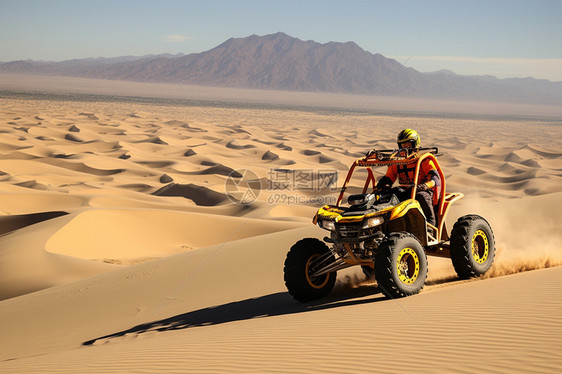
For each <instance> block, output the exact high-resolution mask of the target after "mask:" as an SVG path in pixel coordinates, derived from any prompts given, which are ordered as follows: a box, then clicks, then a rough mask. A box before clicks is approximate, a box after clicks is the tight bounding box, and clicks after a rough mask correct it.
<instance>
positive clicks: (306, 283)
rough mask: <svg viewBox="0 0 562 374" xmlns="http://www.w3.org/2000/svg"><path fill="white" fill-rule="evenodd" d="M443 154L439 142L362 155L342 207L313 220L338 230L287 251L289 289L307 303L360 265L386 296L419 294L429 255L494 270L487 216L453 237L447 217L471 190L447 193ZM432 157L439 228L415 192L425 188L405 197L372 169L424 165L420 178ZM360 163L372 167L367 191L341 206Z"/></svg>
mask: <svg viewBox="0 0 562 374" xmlns="http://www.w3.org/2000/svg"><path fill="white" fill-rule="evenodd" d="M437 153H438V149H437V148H421V149H418V150H416V151H414V152H410V151H408V150H405V149H400V150H381V151H373V152H371V153H370V154H369V155H368V156H365V157H364V158H361V159H358V160H356V161H355V162H354V163H353V164H352V165H351V167H350V169H349V172H348V174H347V178H346V180H345V183H344V184H343V186H342V189H341V192H340V194H339V197H338V200H337V202H336V205H325V206H323V207H322V208H320V209H319V210H318V212H317V213H316V215H315V216H314V218H313V223H314V224H317V225H319V226H320V227H321V228H323V229H326V230H328V231H329V232H330V236H326V237H324V241H320V240H318V239H316V238H305V239H302V240H299V241H298V242H297V243H295V244H294V245H293V246H292V247H291V249H290V251H289V253H288V254H287V258H286V260H285V267H284V278H285V285H286V286H287V289H288V291H289V293H290V294H291V295H292V296H293V297H294V298H295V299H296V300H298V301H300V302H308V301H312V300H316V299H319V298H322V297H324V296H326V295H328V294H329V293H330V292H331V291H332V289H333V287H334V284H335V282H336V273H337V272H338V270H342V269H345V268H348V267H351V266H357V265H358V266H361V267H362V269H363V272H364V273H365V274H366V275H367V276H369V277H371V278H372V277H374V278H375V280H376V282H377V284H378V287H379V289H380V290H381V291H382V293H383V294H384V295H385V296H386V297H388V298H397V297H404V296H410V295H414V294H417V293H419V292H420V290H421V289H422V288H423V286H424V284H425V280H426V278H427V271H428V270H427V255H431V256H438V257H449V258H451V260H452V262H453V266H454V268H455V271H456V272H457V274H458V276H459V277H460V278H461V279H467V278H471V277H477V276H480V275H482V274H484V273H486V271H488V269H489V268H490V267H491V266H492V262H493V261H494V256H495V242H494V234H493V232H492V229H491V227H490V225H489V224H488V222H487V221H486V220H485V219H484V218H482V217H480V216H477V215H466V216H463V217H460V218H459V219H458V220H457V222H456V223H455V224H454V226H453V230H452V231H451V235H450V236H449V235H448V233H447V228H446V226H445V217H446V216H447V212H448V210H449V208H450V206H451V204H452V203H453V202H455V201H457V200H459V199H460V198H462V197H463V196H464V195H463V194H462V193H447V192H446V186H445V177H444V175H443V171H442V169H441V167H440V166H439V163H438V162H437V158H436V155H437ZM425 159H430V160H432V161H433V163H434V164H435V166H436V168H437V171H438V173H439V176H440V178H441V188H440V189H439V192H438V193H439V196H438V203H437V205H435V206H434V211H435V216H436V225H435V226H434V225H431V224H430V223H428V222H427V221H426V218H425V216H424V213H423V210H422V208H421V206H420V204H419V202H418V201H416V200H415V198H414V197H415V195H416V189H417V186H415V185H413V186H410V187H411V189H412V191H411V198H410V199H407V200H405V201H402V202H400V201H399V200H398V199H397V198H396V196H395V195H394V194H391V193H388V192H386V193H384V192H382V191H378V190H377V188H376V183H375V174H374V173H373V170H372V167H374V166H381V167H382V166H385V167H386V166H389V165H393V164H396V165H400V164H410V163H416V168H415V175H414V179H413V180H414V181H417V180H418V175H419V172H420V165H421V163H422V161H423V160H425ZM356 167H363V168H366V171H367V173H366V174H367V177H366V180H365V184H364V186H363V190H362V193H360V194H353V195H350V196H349V197H348V203H349V206H346V207H344V206H341V205H340V204H341V202H342V200H343V197H344V193H345V192H346V190H347V187H348V184H349V182H350V180H351V177H352V174H353V172H354V170H355V169H356ZM370 186H372V188H371V191H370V192H369V193H367V191H368V190H369V187H370Z"/></svg>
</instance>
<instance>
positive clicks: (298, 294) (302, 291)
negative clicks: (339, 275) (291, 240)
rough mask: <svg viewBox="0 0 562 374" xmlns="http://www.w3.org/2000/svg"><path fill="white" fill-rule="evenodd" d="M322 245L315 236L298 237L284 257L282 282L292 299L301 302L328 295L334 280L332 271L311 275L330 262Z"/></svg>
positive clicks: (331, 256)
mask: <svg viewBox="0 0 562 374" xmlns="http://www.w3.org/2000/svg"><path fill="white" fill-rule="evenodd" d="M334 261H335V259H334V256H333V255H332V252H331V251H330V249H329V248H328V246H327V245H326V244H324V243H323V242H321V241H320V240H318V239H314V238H306V239H302V240H299V241H298V242H296V243H295V244H294V245H293V246H292V247H291V250H290V251H289V253H287V258H286V259H285V268H284V269H283V271H284V273H285V285H286V286H287V290H288V291H289V293H290V294H291V296H293V297H294V298H295V299H296V300H298V301H300V302H302V303H305V302H308V301H312V300H317V299H320V298H322V297H324V296H326V295H328V294H329V293H330V292H331V291H332V289H333V288H334V284H335V283H336V272H330V273H327V274H322V275H318V276H315V275H314V273H315V272H316V271H317V270H318V269H320V268H321V267H323V266H326V265H328V264H330V263H332V262H334Z"/></svg>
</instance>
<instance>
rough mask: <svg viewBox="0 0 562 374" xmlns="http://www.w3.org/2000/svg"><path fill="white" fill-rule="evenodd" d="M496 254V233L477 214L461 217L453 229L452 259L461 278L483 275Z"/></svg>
mask: <svg viewBox="0 0 562 374" xmlns="http://www.w3.org/2000/svg"><path fill="white" fill-rule="evenodd" d="M495 255H496V251H495V242H494V233H493V232H492V228H491V227H490V224H489V223H488V221H486V220H485V219H484V218H482V217H480V216H477V215H467V216H463V217H461V218H459V219H458V220H457V222H456V223H455V225H454V226H453V230H452V231H451V261H452V262H453V266H454V267H455V271H456V272H457V274H458V276H459V277H460V278H461V279H468V278H473V277H478V276H480V275H483V274H484V273H486V272H487V271H488V269H490V267H491V266H492V263H493V262H494V257H495Z"/></svg>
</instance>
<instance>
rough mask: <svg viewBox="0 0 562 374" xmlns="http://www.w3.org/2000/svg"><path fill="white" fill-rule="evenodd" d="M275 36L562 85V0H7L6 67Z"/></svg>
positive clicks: (2, 23) (1, 28)
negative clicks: (344, 44)
mask: <svg viewBox="0 0 562 374" xmlns="http://www.w3.org/2000/svg"><path fill="white" fill-rule="evenodd" d="M278 31H282V32H284V33H286V34H289V35H291V36H293V37H297V38H299V39H302V40H314V41H317V42H321V43H325V42H328V41H338V42H346V41H354V42H356V43H357V44H359V46H361V47H362V48H363V49H365V50H367V51H369V52H372V53H381V54H383V55H385V56H387V57H392V58H395V59H396V60H398V61H399V62H401V63H403V64H405V65H406V66H408V67H413V68H414V69H417V70H420V71H434V70H439V69H450V70H453V71H455V72H456V73H459V74H491V75H495V76H498V77H501V78H504V77H527V76H532V77H535V78H545V79H550V80H555V81H562V0H528V1H521V0H484V1H480V0H448V1H446V0H410V1H406V0H405V1H398V0H396V1H393V0H386V1H376V0H371V1H353V0H348V1H332V0H324V1H306V0H300V1H292V0H285V1H279V0H277V1H269V0H265V1H240V0H233V1H214V0H197V1H179V0H177V1H173V0H162V1H144V0H135V1H129V0H124V1H119V0H113V1H105V0H89V1H82V0H75V1H68V0H59V1H57V0H51V1H26V0H20V1H16V0H11V1H10V0H0V61H12V60H20V59H36V60H53V61H59V60H66V59H72V58H86V57H115V56H124V55H146V54H159V53H179V52H182V53H186V54H188V53H197V52H203V51H206V50H209V49H211V48H213V47H215V46H217V45H218V44H220V43H222V42H224V41H225V40H227V39H228V38H230V37H244V36H249V35H251V34H257V35H266V34H272V33H275V32H278Z"/></svg>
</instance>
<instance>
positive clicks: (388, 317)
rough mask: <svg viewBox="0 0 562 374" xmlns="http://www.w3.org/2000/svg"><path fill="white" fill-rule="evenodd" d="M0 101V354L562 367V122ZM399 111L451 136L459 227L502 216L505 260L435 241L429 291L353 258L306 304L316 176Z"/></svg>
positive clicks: (29, 361) (398, 124) (429, 139)
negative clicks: (297, 281) (477, 259)
mask: <svg viewBox="0 0 562 374" xmlns="http://www.w3.org/2000/svg"><path fill="white" fill-rule="evenodd" d="M0 106H1V108H2V110H1V111H0V226H2V227H1V228H0V300H2V301H0V332H1V334H2V335H1V336H2V338H1V339H0V372H9V373H17V372H34V373H41V372H56V373H64V372H95V373H102V372H112V373H115V372H177V371H188V372H197V373H201V372H355V371H369V372H371V371H376V372H390V371H394V370H395V369H396V366H397V363H399V367H400V368H402V369H403V370H408V371H416V372H503V373H511V372H552V373H554V372H559V371H560V369H561V368H562V361H561V360H560V354H559V352H560V351H561V350H562V346H561V343H560V342H561V341H562V330H561V327H560V326H562V320H561V315H560V310H561V308H562V305H561V300H562V287H561V286H560V285H561V283H560V281H559V280H560V277H561V275H562V273H561V270H560V269H562V268H561V267H557V266H559V265H562V250H561V249H560V241H561V239H562V235H561V233H560V229H559V228H560V227H561V226H562V213H561V211H560V209H558V207H559V206H560V204H561V202H562V187H561V186H562V184H561V183H560V182H561V178H562V166H561V164H560V160H561V158H562V153H560V151H559V149H561V146H562V132H561V127H560V122H559V120H557V119H544V120H536V119H535V120H532V121H531V120H528V121H526V120H509V119H505V120H502V119H499V118H498V117H494V119H493V120H491V119H490V120H475V119H468V118H466V116H462V117H458V118H457V117H455V116H453V115H451V114H448V115H445V116H441V117H440V116H434V117H432V116H428V115H427V114H424V115H423V116H419V117H416V116H415V115H413V114H412V113H409V114H408V116H400V115H398V114H394V115H392V116H391V115H381V114H378V115H375V114H368V113H360V114H354V113H353V112H350V111H338V110H332V111H322V112H319V111H317V110H306V109H302V108H301V109H300V110H296V109H291V110H289V109H287V110H282V109H279V108H273V107H268V106H262V107H259V106H254V107H252V108H248V107H245V108H244V107H239V108H237V107H233V106H232V105H230V106H227V107H224V108H223V107H220V106H219V105H216V103H215V104H213V105H209V106H206V107H199V106H174V105H172V104H170V105H163V104H162V103H159V105H154V104H151V103H130V102H128V103H123V102H119V101H118V100H114V101H108V102H92V101H57V100H43V101H39V100H23V99H10V98H4V99H1V100H0ZM486 110H489V108H487V109H486ZM557 121H558V122H557ZM406 127H410V128H416V129H417V130H418V131H419V132H420V133H421V135H422V142H423V144H424V145H427V146H433V145H436V146H438V147H439V149H440V153H441V155H440V156H439V158H438V159H439V162H440V163H441V165H442V167H443V169H444V171H445V174H446V177H447V189H448V190H449V191H459V192H463V193H464V194H465V198H464V199H462V200H460V201H459V202H458V203H456V204H455V205H454V206H453V210H452V211H451V213H450V214H449V216H448V220H447V225H448V227H449V228H451V227H452V225H453V224H454V222H455V220H456V219H457V218H458V217H459V216H461V215H463V214H468V213H477V214H481V215H482V216H484V217H486V218H487V219H488V220H489V222H490V223H491V225H492V227H493V229H494V232H495V235H496V244H497V249H498V253H497V257H496V262H495V264H494V266H493V267H492V269H491V270H490V272H489V273H488V274H487V275H486V276H485V277H484V278H485V279H478V280H472V281H459V280H458V278H457V277H456V275H455V272H454V270H453V268H452V265H451V263H450V260H448V259H442V258H430V260H429V268H430V271H429V277H428V283H427V286H426V287H425V288H424V290H423V292H422V293H421V294H420V295H418V296H415V297H410V298H406V299H400V300H394V301H392V300H386V299H384V298H383V296H382V294H381V293H379V291H378V288H377V286H376V284H374V283H373V282H372V281H371V280H367V279H365V276H364V275H363V274H362V272H361V271H360V270H359V271H358V270H357V269H348V270H346V271H344V272H341V273H340V274H339V275H338V283H337V286H336V290H335V291H334V293H333V294H332V295H330V296H329V297H328V298H327V299H325V300H322V301H320V302H317V303H312V304H306V305H300V304H297V303H296V302H294V301H293V300H292V299H291V298H290V296H289V295H288V294H287V292H286V289H285V286H284V284H283V278H282V277H283V274H282V267H283V261H284V257H285V255H286V252H287V250H288V249H289V248H290V246H291V245H292V244H293V243H294V242H295V241H296V240H298V239H301V238H303V237H318V238H321V237H322V236H324V235H325V232H324V231H323V230H321V229H319V228H317V227H314V226H313V225H312V224H311V218H312V215H313V214H314V212H315V210H316V209H317V208H318V207H319V206H321V205H323V204H324V203H332V202H334V201H335V198H336V196H337V193H338V191H337V189H335V188H333V187H335V186H327V185H322V184H321V183H322V181H324V182H325V180H324V179H323V178H324V177H325V175H326V173H328V174H330V173H332V174H331V175H333V174H334V173H335V175H337V181H335V182H336V183H335V184H336V185H337V186H340V185H341V183H342V181H343V179H344V178H345V175H346V172H347V167H348V166H349V165H350V164H351V163H352V162H353V161H354V160H355V159H356V158H358V157H361V156H362V155H364V154H365V153H366V152H367V151H368V150H369V149H372V148H379V149H381V148H392V147H394V139H395V136H396V134H397V133H398V131H399V130H401V129H403V128H406ZM381 175H382V171H377V172H376V176H377V177H380V176H381ZM363 176H364V174H363ZM361 183H362V182H360V181H359V179H354V180H353V185H352V186H351V187H350V189H349V192H350V193H353V192H358V191H359V190H360V185H362V184H361ZM248 187H252V188H251V189H248ZM235 201H239V202H244V203H243V204H239V203H235ZM554 267H556V268H554ZM528 270H537V271H532V272H527V271H528ZM475 347H476V348H477V349H476V348H475ZM408 354H409V356H407V357H406V356H405V355H408Z"/></svg>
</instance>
